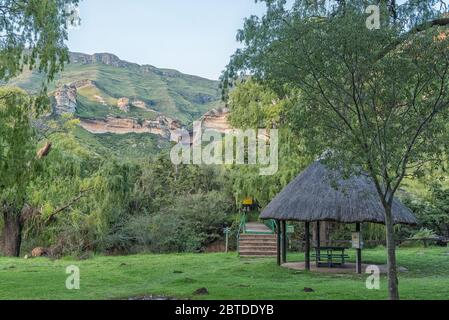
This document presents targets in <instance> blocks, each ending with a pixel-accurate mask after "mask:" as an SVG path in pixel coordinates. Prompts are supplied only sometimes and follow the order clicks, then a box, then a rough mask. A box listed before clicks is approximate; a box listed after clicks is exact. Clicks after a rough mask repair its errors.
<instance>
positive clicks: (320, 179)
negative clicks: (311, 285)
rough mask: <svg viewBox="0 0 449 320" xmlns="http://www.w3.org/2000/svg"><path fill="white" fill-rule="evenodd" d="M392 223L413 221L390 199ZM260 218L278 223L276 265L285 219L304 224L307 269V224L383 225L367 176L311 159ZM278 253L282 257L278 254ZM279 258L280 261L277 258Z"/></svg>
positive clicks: (283, 242)
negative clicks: (346, 172)
mask: <svg viewBox="0 0 449 320" xmlns="http://www.w3.org/2000/svg"><path fill="white" fill-rule="evenodd" d="M392 211H393V219H394V223H395V224H416V219H415V217H414V216H413V214H412V212H411V211H410V210H409V209H408V208H407V207H406V206H404V205H403V204H402V203H400V202H399V201H398V200H396V199H395V200H394V202H393V208H392ZM260 218H261V219H274V220H276V225H277V226H278V228H277V230H278V232H277V234H278V246H277V257H278V264H279V265H280V264H281V263H285V262H286V260H287V259H286V248H287V241H286V221H300V222H304V223H305V234H306V239H305V240H306V241H305V268H306V269H307V270H310V223H311V222H312V223H313V222H316V223H317V229H318V230H317V247H318V249H319V246H320V239H319V234H320V232H319V225H320V222H321V221H332V222H339V223H354V224H356V232H360V231H361V224H362V223H364V222H372V223H380V224H384V223H385V222H384V208H383V206H382V203H381V201H380V199H379V196H378V194H377V191H376V188H375V185H374V183H373V182H372V181H371V180H370V179H369V177H368V176H365V175H358V176H351V177H349V178H343V176H342V174H341V173H339V172H338V171H336V170H331V169H329V168H327V167H326V166H325V165H324V164H322V163H321V162H320V161H317V162H314V163H313V164H312V165H311V166H309V167H308V168H307V169H306V170H305V171H304V172H303V173H301V174H300V175H299V176H298V177H297V178H296V179H294V180H293V181H292V182H291V183H290V184H288V185H287V186H286V187H285V188H284V190H282V192H281V193H279V194H278V195H277V196H276V197H275V198H274V199H273V200H272V201H271V202H270V204H268V206H267V207H266V208H265V209H264V210H263V211H262V213H261V215H260ZM281 253H282V257H281ZM281 260H282V261H281ZM356 266H357V272H359V273H360V272H361V248H358V249H357V264H356Z"/></svg>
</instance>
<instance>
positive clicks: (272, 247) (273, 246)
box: [239, 244, 277, 251]
mask: <svg viewBox="0 0 449 320" xmlns="http://www.w3.org/2000/svg"><path fill="white" fill-rule="evenodd" d="M253 249H254V250H258V249H270V250H277V245H269V246H258V245H254V244H249V245H245V244H240V245H239V250H240V251H241V250H253Z"/></svg>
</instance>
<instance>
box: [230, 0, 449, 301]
mask: <svg viewBox="0 0 449 320" xmlns="http://www.w3.org/2000/svg"><path fill="white" fill-rule="evenodd" d="M265 3H266V6H267V12H266V14H265V15H264V16H263V17H262V18H259V17H256V16H252V17H250V18H248V19H247V20H246V22H245V25H244V28H243V30H240V31H239V33H238V39H239V40H240V41H241V42H243V43H244V48H243V49H241V50H238V51H237V52H236V54H235V55H234V56H233V57H232V60H231V63H230V64H229V66H228V68H227V70H226V71H225V73H224V77H223V79H224V81H223V83H224V84H225V85H226V84H228V83H230V82H231V81H230V80H229V79H231V80H232V79H235V78H236V77H238V76H242V74H245V75H246V74H247V73H251V74H252V75H253V77H254V78H255V79H258V80H259V81H263V82H264V83H265V84H267V85H269V86H271V87H272V88H273V89H275V90H277V91H284V90H286V88H288V89H289V90H290V89H292V88H293V89H299V90H300V98H301V99H300V103H298V104H297V105H296V107H295V108H293V110H292V112H291V113H290V119H291V124H292V127H293V128H294V129H295V131H296V132H298V133H300V134H301V135H302V136H303V137H304V139H305V140H306V142H307V147H308V149H309V150H310V151H312V152H314V153H315V154H320V153H322V152H323V151H326V150H332V152H331V153H332V155H333V156H332V159H330V160H329V161H328V162H329V165H331V166H332V165H334V166H337V165H338V166H342V167H343V168H344V169H345V171H347V172H348V173H350V172H354V171H358V170H360V169H362V170H364V171H366V172H367V173H368V174H369V176H370V177H371V179H372V180H373V182H374V183H375V185H376V189H377V193H378V196H379V199H380V201H381V203H382V205H383V208H384V215H385V224H386V240H387V253H388V255H387V256H388V282H389V285H388V288H389V296H390V299H399V291H398V278H397V271H396V254H395V238H394V228H393V226H394V223H395V221H394V220H393V216H392V203H393V198H394V196H395V194H396V192H397V191H398V189H399V187H400V186H401V183H402V181H403V179H404V177H406V176H407V175H418V174H421V173H422V169H423V168H425V166H424V165H425V164H426V163H429V162H433V161H438V160H439V159H441V156H442V154H443V152H444V149H445V148H444V146H445V145H446V144H447V133H448V131H447V119H448V117H449V112H448V109H449V91H448V90H449V78H448V72H449V50H448V47H449V41H448V40H449V38H448V31H447V28H446V27H445V26H446V25H447V24H448V23H449V19H448V18H446V17H445V16H444V10H445V8H444V6H443V2H441V1H429V0H426V1H416V0H414V1H405V3H403V4H402V5H397V4H396V1H378V2H377V4H378V7H377V8H378V9H379V10H373V9H376V7H374V8H373V7H368V5H370V4H372V3H369V2H367V1H362V0H354V1H318V2H317V1H307V0H296V1H294V4H293V6H292V7H291V8H290V7H287V6H286V1H283V0H279V1H275V0H266V1H265ZM439 5H440V6H439ZM377 11H378V12H379V15H378V16H377ZM366 12H369V13H366ZM373 19H374V20H373ZM373 21H374V22H376V21H379V22H380V24H379V25H378V26H377V25H376V23H372V22H373Z"/></svg>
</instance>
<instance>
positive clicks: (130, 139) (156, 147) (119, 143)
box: [75, 127, 170, 162]
mask: <svg viewBox="0 0 449 320" xmlns="http://www.w3.org/2000/svg"><path fill="white" fill-rule="evenodd" d="M75 137H76V138H77V139H78V140H79V141H80V142H81V143H82V144H83V145H84V146H85V147H86V148H88V149H89V150H90V151H92V152H94V153H96V154H98V155H99V156H101V157H110V156H111V155H112V156H114V157H116V158H119V159H127V160H131V161H137V162H139V161H142V160H145V159H148V158H150V157H151V156H153V155H154V154H155V153H157V152H159V151H160V150H162V149H166V148H168V147H169V146H170V143H169V142H168V141H166V140H164V139H162V138H161V137H159V136H157V135H153V134H149V133H148V134H147V133H144V134H138V133H129V134H112V133H106V134H93V133H90V132H88V131H86V130H84V129H83V128H81V127H78V128H76V130H75Z"/></svg>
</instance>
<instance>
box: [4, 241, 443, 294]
mask: <svg viewBox="0 0 449 320" xmlns="http://www.w3.org/2000/svg"><path fill="white" fill-rule="evenodd" d="M350 255H351V256H354V253H353V252H350ZM289 260H290V261H292V260H297V261H299V260H301V255H300V254H290V255H289ZM364 260H365V261H364V262H368V263H377V264H384V263H385V260H386V259H385V250H384V249H382V248H379V249H372V250H365V251H364ZM398 262H399V265H400V266H402V267H406V268H407V269H408V270H409V271H408V272H405V273H401V274H400V292H401V297H402V298H403V299H449V248H427V249H423V248H407V249H400V250H398ZM69 265H76V266H79V268H80V274H81V288H80V290H67V289H66V288H65V281H66V277H67V275H66V273H65V270H66V267H67V266H69ZM366 277H367V275H334V274H317V273H310V272H305V271H293V270H287V269H285V268H281V267H278V266H277V265H276V262H275V260H274V259H260V260H242V259H240V258H238V256H237V254H235V253H230V254H168V255H151V254H148V255H145V254H142V255H133V256H126V257H106V256H97V257H94V258H91V259H89V260H81V261H78V260H75V259H69V258H64V259H61V260H50V259H46V258H38V259H27V260H25V259H23V258H21V259H11V258H0V299H117V298H118V299H121V298H128V297H134V296H141V295H164V296H170V297H176V298H189V299H294V300H303V299H304V300H305V299H386V297H387V291H386V285H387V281H386V278H385V277H384V276H382V278H381V290H377V291H376V290H368V289H366V287H365V281H366ZM202 287H205V288H207V289H208V291H209V295H206V296H195V295H193V292H194V291H195V290H197V289H198V288H202ZM304 287H309V288H313V289H314V292H312V293H305V292H303V289H304Z"/></svg>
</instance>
